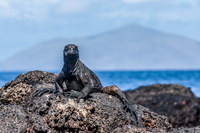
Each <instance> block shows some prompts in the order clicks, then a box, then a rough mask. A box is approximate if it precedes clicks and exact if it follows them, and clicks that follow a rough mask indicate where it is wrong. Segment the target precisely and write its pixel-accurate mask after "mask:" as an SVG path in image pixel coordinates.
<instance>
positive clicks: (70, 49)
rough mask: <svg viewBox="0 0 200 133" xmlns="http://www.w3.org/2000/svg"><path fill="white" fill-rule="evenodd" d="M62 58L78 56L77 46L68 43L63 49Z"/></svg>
mask: <svg viewBox="0 0 200 133" xmlns="http://www.w3.org/2000/svg"><path fill="white" fill-rule="evenodd" d="M63 56H64V58H77V59H78V58H79V51H78V46H76V45H75V44H68V45H66V46H65V48H64V51H63Z"/></svg>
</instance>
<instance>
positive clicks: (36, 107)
mask: <svg viewBox="0 0 200 133" xmlns="http://www.w3.org/2000/svg"><path fill="white" fill-rule="evenodd" d="M56 76H57V75H56V74H53V73H48V72H42V71H32V72H28V73H27V74H21V75H19V76H18V77H17V78H16V79H15V80H14V81H11V82H9V83H7V84H6V85H5V86H3V87H2V88H1V89H0V92H1V93H0V101H1V105H0V119H1V120H2V121H3V122H2V123H1V124H0V130H1V131H2V132H28V133H37V132H44V133H45V132H47V133H50V132H53V133H58V132H61V131H62V132H168V131H173V129H172V127H171V124H169V123H168V121H167V117H165V116H162V115H158V114H157V113H154V112H151V111H150V110H149V109H148V108H145V107H143V106H140V105H133V107H134V109H135V111H136V113H137V115H138V116H139V120H138V123H137V122H136V121H135V117H134V115H131V114H130V113H129V112H126V111H125V110H124V105H123V104H122V103H121V101H120V100H119V99H118V98H117V97H115V96H112V95H108V94H103V93H92V94H91V95H90V96H89V97H88V98H87V99H85V100H83V99H81V100H80V102H79V103H77V101H76V98H68V97H64V96H62V95H61V96H60V97H59V96H56V95H55V94H53V93H50V94H44V95H42V96H41V97H37V96H34V95H33V94H34V92H37V91H38V90H41V89H44V88H49V89H55V87H54V81H55V78H56Z"/></svg>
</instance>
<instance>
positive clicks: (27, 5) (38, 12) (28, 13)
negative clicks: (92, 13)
mask: <svg viewBox="0 0 200 133" xmlns="http://www.w3.org/2000/svg"><path fill="white" fill-rule="evenodd" d="M87 6H88V4H87V2H85V1H83V0H29V1H25V0H0V18H14V19H33V20H36V21H37V20H43V19H45V18H48V17H50V16H51V15H52V14H54V15H56V14H65V15H68V14H77V13H81V12H83V11H84V10H86V9H87ZM51 17H52V16H51Z"/></svg>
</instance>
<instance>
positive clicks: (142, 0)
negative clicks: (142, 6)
mask: <svg viewBox="0 0 200 133" xmlns="http://www.w3.org/2000/svg"><path fill="white" fill-rule="evenodd" d="M148 1H153V0H123V2H125V3H140V2H148Z"/></svg>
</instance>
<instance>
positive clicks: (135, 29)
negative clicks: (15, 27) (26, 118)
mask: <svg viewBox="0 0 200 133" xmlns="http://www.w3.org/2000/svg"><path fill="white" fill-rule="evenodd" d="M69 43H75V44H77V45H78V46H79V51H80V58H81V60H82V61H83V62H84V63H85V64H86V65H87V66H89V67H90V68H91V69H95V70H116V69H120V70H123V69H126V70H138V69H142V70H144V69H150V70H152V69H200V52H199V51H200V45H199V44H198V43H197V42H196V41H193V40H190V39H188V38H184V37H181V36H177V35H172V34H167V33H163V32H159V31H156V30H152V29H148V28H145V27H141V26H138V25H129V26H126V27H122V28H121V29H117V30H114V31H111V32H107V33H104V34H99V35H96V36H92V37H88V38H74V39H55V40H51V41H48V42H45V43H42V44H39V45H36V46H34V47H32V48H30V49H27V50H25V51H21V52H19V53H18V54H17V55H14V56H13V57H12V58H10V59H7V60H6V61H4V62H2V63H1V65H0V70H35V69H39V70H60V69H61V67H62V63H63V62H62V61H63V59H62V50H63V48H64V46H65V45H66V44H69Z"/></svg>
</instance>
